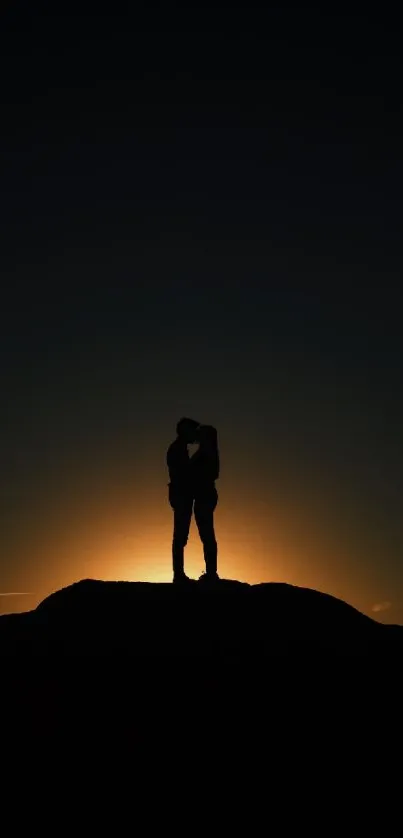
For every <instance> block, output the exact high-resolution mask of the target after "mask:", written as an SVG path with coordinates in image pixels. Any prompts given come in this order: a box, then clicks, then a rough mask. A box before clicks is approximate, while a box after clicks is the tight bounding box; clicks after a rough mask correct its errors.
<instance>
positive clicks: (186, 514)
mask: <svg viewBox="0 0 403 838" xmlns="http://www.w3.org/2000/svg"><path fill="white" fill-rule="evenodd" d="M173 509H174V532H173V539H172V564H173V574H174V580H175V579H176V580H180V579H183V578H184V576H185V569H184V560H185V558H184V550H185V546H186V544H187V541H188V537H189V529H190V522H191V518H192V511H193V500H192V498H180V499H177V501H176V504H175V506H174V508H173Z"/></svg>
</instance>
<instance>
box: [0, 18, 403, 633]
mask: <svg viewBox="0 0 403 838" xmlns="http://www.w3.org/2000/svg"><path fill="white" fill-rule="evenodd" d="M91 5H92V4H91ZM75 8H76V11H75V10H74V4H73V6H72V5H71V4H65V3H63V2H61V3H57V4H54V3H40V2H39V3H35V4H32V3H23V2H14V3H11V2H10V3H9V4H5V8H4V9H3V11H2V13H1V34H0V56H1V58H0V64H1V78H2V85H1V135H0V143H1V156H0V178H1V180H0V214H1V263H2V269H1V275H2V290H1V298H0V326H1V331H0V342H1V343H0V347H1V355H0V374H1V388H2V410H1V427H0V430H1V436H0V457H1V478H0V481H1V482H0V492H1V495H0V516H1V531H2V544H1V548H0V550H1V552H0V593H2V594H9V593H13V592H14V593H18V592H21V593H27V594H30V596H28V595H27V596H26V597H17V596H15V597H4V596H2V597H0V611H1V610H3V611H4V610H17V609H20V608H21V609H24V608H28V607H32V606H33V605H34V604H35V602H36V601H38V599H40V598H41V597H43V596H44V595H46V594H47V593H48V592H49V591H50V590H52V589H54V588H55V587H60V586H61V585H63V584H69V583H70V582H72V581H75V580H76V579H79V578H82V577H85V576H98V577H103V578H132V579H136V578H150V579H153V578H155V579H157V578H167V579H169V578H170V539H171V536H170V525H171V520H170V514H171V512H170V509H169V506H168V504H167V500H166V484H167V479H168V478H167V474H166V469H165V450H166V448H167V446H168V444H169V442H170V441H171V440H172V438H173V436H174V428H175V424H176V421H177V419H178V418H179V417H180V416H181V415H183V414H185V415H191V416H195V418H197V419H199V420H200V421H206V422H212V423H213V424H216V425H217V427H218V430H219V438H220V446H221V454H222V478H221V479H220V485H219V492H220V505H219V510H218V512H217V533H218V538H219V544H220V558H221V571H222V572H223V574H224V575H227V576H238V577H239V578H242V579H246V580H250V581H259V580H262V581H267V580H271V579H275V580H281V581H287V582H291V583H295V584H301V585H309V586H312V587H317V588H318V589H320V590H326V591H328V592H330V593H333V594H335V595H337V596H342V597H343V598H344V599H346V600H348V601H349V602H351V603H352V604H354V605H356V606H357V607H359V608H360V609H362V610H364V611H366V612H367V613H373V614H375V615H376V616H377V617H378V618H380V619H385V620H387V621H392V622H403V562H402V554H403V526H402V516H401V509H402V500H403V481H402V466H403V442H402V432H401V428H402V422H403V397H402V349H403V338H402V327H401V322H402V308H401V291H400V287H399V283H400V281H401V266H402V261H401V219H402V213H401V195H402V157H401V149H402V141H403V137H402V129H401V124H402V123H401V109H402V108H401V91H400V77H401V67H400V63H401V62H400V54H401V44H400V41H399V37H398V35H399V33H398V28H397V21H396V19H394V18H393V17H388V16H387V14H386V12H385V13H384V12H383V11H382V7H379V8H377V9H376V10H375V11H368V9H366V10H365V15H355V14H349V13H348V12H340V10H339V8H338V6H336V5H335V6H334V7H333V8H332V4H327V5H326V7H324V8H323V9H322V10H321V11H318V10H317V9H316V10H313V9H311V8H303V7H301V6H299V7H298V8H297V9H293V8H292V7H291V6H284V5H282V6H281V9H278V8H276V7H268V9H267V10H266V11H265V12H263V11H262V10H260V11H258V10H256V9H253V6H252V5H251V4H245V5H244V7H243V8H241V7H239V8H237V9H234V8H230V7H229V6H228V7H227V8H225V7H224V6H220V4H218V5H216V4H214V6H212V7H211V8H210V9H208V8H207V6H206V5H204V6H203V7H202V6H199V7H198V6H197V5H194V4H192V5H191V11H190V4H187V6H184V7H183V9H182V10H181V9H180V7H178V6H170V7H168V5H167V4H163V5H162V6H161V7H160V6H158V5H154V6H153V7H150V4H144V7H142V4H141V3H140V4H139V3H136V4H130V3H127V4H123V3H121V4H119V3H117V4H113V6H111V11H110V13H109V14H105V15H103V14H102V13H95V14H94V13H91V12H90V11H89V9H90V4H86V3H85V2H83V3H81V4H77V6H76V7H75ZM146 10H148V11H146ZM192 539H193V540H192V541H191V544H190V545H189V548H188V559H189V562H190V570H191V571H194V573H195V574H196V572H198V571H201V569H202V567H201V565H202V558H201V549H200V545H199V544H198V543H197V539H196V537H195V536H192ZM374 607H375V608H376V609H377V610H376V611H373V610H372V609H373V608H374Z"/></svg>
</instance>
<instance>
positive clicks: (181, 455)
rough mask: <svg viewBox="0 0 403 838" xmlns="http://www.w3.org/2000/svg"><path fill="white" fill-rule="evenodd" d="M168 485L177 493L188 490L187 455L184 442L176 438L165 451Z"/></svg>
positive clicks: (189, 482) (188, 471)
mask: <svg viewBox="0 0 403 838" xmlns="http://www.w3.org/2000/svg"><path fill="white" fill-rule="evenodd" d="M167 466H168V472H169V485H170V487H172V489H174V490H175V491H178V492H187V491H189V490H190V485H191V481H190V469H189V454H188V448H187V444H186V442H185V441H184V440H183V439H182V438H181V437H179V436H178V437H177V438H176V439H175V440H174V441H173V442H172V443H171V445H170V446H169V448H168V451H167Z"/></svg>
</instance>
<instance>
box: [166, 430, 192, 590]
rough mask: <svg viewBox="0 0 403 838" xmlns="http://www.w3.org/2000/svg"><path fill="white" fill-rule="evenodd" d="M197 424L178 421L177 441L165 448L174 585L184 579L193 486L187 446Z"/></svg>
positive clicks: (185, 578) (190, 441)
mask: <svg viewBox="0 0 403 838" xmlns="http://www.w3.org/2000/svg"><path fill="white" fill-rule="evenodd" d="M198 427H199V423H198V422H196V421H195V420H194V419H187V418H183V419H181V420H180V421H179V422H178V424H177V427H176V432H177V438H176V439H175V440H174V442H172V443H171V445H170V446H169V448H168V451H167V456H166V461H167V466H168V472H169V480H170V482H169V503H170V505H171V507H172V509H173V511H174V533H173V539H172V561H173V571H174V582H183V581H186V580H187V576H186V574H185V572H184V547H185V545H186V544H187V540H188V535H189V528H190V521H191V517H192V512H193V487H192V479H191V470H190V460H189V453H188V445H189V444H191V443H192V442H194V440H195V438H196V433H197V429H198Z"/></svg>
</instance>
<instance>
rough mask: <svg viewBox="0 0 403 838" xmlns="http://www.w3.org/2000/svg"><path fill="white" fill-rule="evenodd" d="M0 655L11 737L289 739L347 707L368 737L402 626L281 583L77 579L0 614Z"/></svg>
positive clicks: (402, 659) (396, 660)
mask: <svg viewBox="0 0 403 838" xmlns="http://www.w3.org/2000/svg"><path fill="white" fill-rule="evenodd" d="M0 655H1V658H2V675H3V681H2V692H1V701H2V711H3V716H2V718H3V730H4V731H5V732H6V734H7V733H8V732H11V735H12V736H13V737H15V736H16V735H17V732H18V735H19V736H26V735H29V736H32V735H34V737H35V738H36V739H37V740H40V741H43V739H44V737H45V738H46V737H50V738H51V740H52V741H53V740H54V737H56V740H55V741H59V739H60V737H63V738H64V740H66V741H67V740H68V741H70V740H71V741H74V742H75V743H76V744H77V741H78V742H79V743H81V745H80V747H81V746H82V743H83V742H87V741H89V739H90V738H91V736H94V737H95V739H96V741H97V744H98V746H102V747H103V746H104V745H105V744H107V741H108V737H109V738H112V739H113V740H114V741H118V742H119V744H120V746H123V747H126V746H127V747H128V748H129V749H130V748H131V747H132V746H133V744H134V743H138V744H139V743H143V744H144V745H147V747H148V746H150V737H153V739H154V740H156V741H157V742H158V746H159V747H161V742H163V741H165V739H166V737H168V738H169V737H171V739H170V743H171V744H170V747H171V746H175V747H177V746H178V742H181V743H182V745H183V744H184V743H185V744H188V745H189V747H190V746H192V747H193V746H194V747H196V745H195V743H196V742H198V747H202V745H203V743H205V744H206V743H208V742H212V741H213V742H214V748H216V747H217V743H218V744H219V743H220V742H222V743H223V742H224V740H226V737H227V738H228V739H229V740H230V741H231V743H232V747H235V748H236V747H238V745H239V746H240V743H241V742H242V741H243V740H245V739H246V740H247V741H248V743H254V746H255V747H257V748H258V747H260V743H261V742H263V740H265V741H266V743H267V742H268V741H269V742H270V743H271V744H270V747H274V741H275V738H276V737H277V736H279V737H280V739H281V738H282V737H284V736H285V735H286V736H287V737H288V738H290V739H291V740H292V741H293V743H294V744H293V748H297V747H299V746H297V745H296V743H297V741H298V737H299V736H301V735H303V736H304V737H305V738H306V737H307V738H308V739H309V735H310V733H309V731H310V730H311V729H312V725H314V727H315V729H316V733H317V734H318V732H319V733H320V732H321V731H322V730H323V731H326V737H327V738H329V736H331V737H333V738H334V739H337V737H338V736H339V735H344V737H346V733H345V731H346V728H345V721H344V719H345V715H346V714H347V717H348V720H349V721H348V724H349V726H350V727H351V726H353V727H354V729H355V730H356V731H358V729H359V728H360V727H361V732H362V734H363V737H364V738H365V740H366V741H367V743H371V742H372V741H373V736H374V734H375V730H376V729H378V728H380V727H381V728H382V736H381V740H380V741H383V737H386V736H388V737H389V741H395V740H396V741H397V737H398V735H399V731H400V724H401V709H400V708H401V707H402V706H403V700H402V699H403V627H401V626H385V625H382V624H380V623H377V622H376V621H374V620H371V619H370V618H369V617H366V616H364V615H363V614H361V613H359V612H358V611H356V610H355V609H354V608H352V607H351V606H349V605H347V604H346V603H344V602H341V601H340V600H337V599H335V598H333V597H331V596H328V595H325V594H321V593H318V592H316V591H313V590H308V589H302V588H296V587H293V586H291V585H285V584H284V585H283V584H274V583H273V584H261V585H254V586H249V585H246V584H241V583H239V582H232V581H221V582H220V583H218V584H217V585H216V586H215V587H211V588H209V587H208V586H206V585H204V584H202V583H192V584H189V585H188V586H186V587H174V586H173V585H171V584H146V583H131V582H101V581H94V580H84V581H82V582H78V583H77V584H75V585H72V586H71V587H69V588H65V589H63V590H60V591H57V592H56V593H54V594H51V595H50V596H49V597H47V598H46V599H45V600H44V601H43V602H42V603H40V605H39V606H38V607H37V608H36V609H35V610H34V611H32V612H28V613H24V614H14V615H6V616H3V617H0ZM385 707H386V708H387V710H386V711H385ZM388 725H389V726H390V729H391V731H390V732H389V733H387V726H388ZM343 731H344V734H343ZM321 735H322V734H321ZM390 737H392V738H390ZM306 746H307V745H306V742H305V745H304V748H306ZM301 747H302V745H301ZM371 747H372V746H371Z"/></svg>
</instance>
